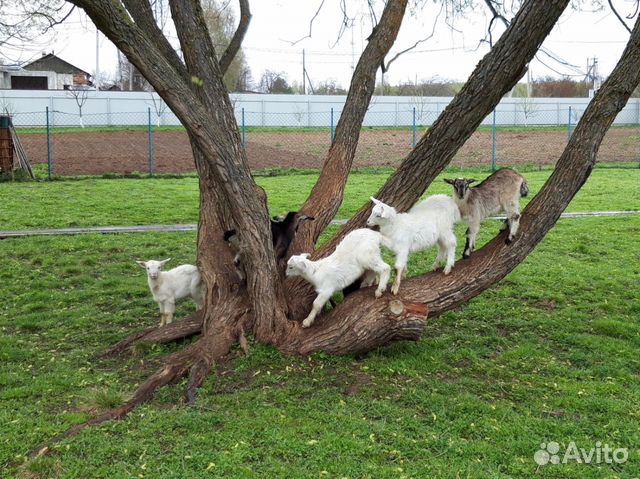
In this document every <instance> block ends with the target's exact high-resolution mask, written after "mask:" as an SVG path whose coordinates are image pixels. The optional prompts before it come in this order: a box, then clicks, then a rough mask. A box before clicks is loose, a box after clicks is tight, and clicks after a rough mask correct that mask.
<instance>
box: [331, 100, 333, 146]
mask: <svg viewBox="0 0 640 479" xmlns="http://www.w3.org/2000/svg"><path fill="white" fill-rule="evenodd" d="M331 144H332V145H333V107H331Z"/></svg>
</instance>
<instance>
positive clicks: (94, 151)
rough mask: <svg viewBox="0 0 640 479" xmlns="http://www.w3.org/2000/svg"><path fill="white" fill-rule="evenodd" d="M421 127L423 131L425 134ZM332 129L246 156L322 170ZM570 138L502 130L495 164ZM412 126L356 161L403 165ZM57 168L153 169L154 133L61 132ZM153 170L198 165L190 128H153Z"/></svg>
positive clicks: (285, 134) (366, 143)
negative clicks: (192, 151)
mask: <svg viewBox="0 0 640 479" xmlns="http://www.w3.org/2000/svg"><path fill="white" fill-rule="evenodd" d="M422 133H423V132H420V134H422ZM638 134H639V129H638V128H622V127H621V128H613V129H611V130H610V131H609V132H608V133H607V135H606V136H605V139H604V141H603V143H602V146H601V148H600V152H599V156H598V160H599V161H637V160H638ZM20 138H21V141H22V143H23V145H24V148H25V150H26V152H27V156H28V158H29V160H30V161H31V163H32V164H42V163H47V138H46V135H43V134H23V135H20ZM330 141H331V140H330V134H329V132H328V131H326V132H323V131H318V132H306V131H296V130H292V131H281V132H256V133H254V132H248V133H247V144H246V149H247V156H248V158H249V164H250V165H251V168H252V169H253V170H262V169H266V168H282V169H288V168H305V169H308V168H320V167H321V166H322V164H323V161H324V158H325V155H326V153H327V151H328V149H329V143H330ZM566 143H567V133H566V132H564V131H536V130H535V129H532V130H530V131H527V132H521V131H520V132H498V135H497V143H496V155H497V163H498V165H499V166H500V165H505V166H506V165H523V164H527V165H549V164H554V163H555V162H556V161H557V159H558V158H559V156H560V154H561V153H562V151H563V149H564V147H565V145H566ZM411 144H412V133H411V130H406V131H404V130H378V129H376V130H367V129H364V130H362V132H361V134H360V141H359V144H358V148H357V151H356V158H355V162H354V164H355V166H356V167H364V166H392V167H393V166H398V165H399V164H400V162H401V160H402V159H403V158H404V157H405V156H406V155H407V154H408V153H409V152H410V151H411V148H412V145H411ZM492 147H493V145H492V133H491V131H478V132H476V133H474V134H473V135H472V136H471V138H469V140H468V141H467V142H466V144H465V145H464V146H463V147H462V148H461V149H460V151H459V152H458V154H457V155H456V156H455V158H454V160H453V162H452V163H451V165H452V166H459V167H464V166H480V165H485V166H489V165H490V164H491V155H492ZM51 150H52V151H51V152H52V165H53V174H54V175H59V176H71V175H101V174H105V173H120V174H127V173H133V172H141V173H147V172H149V168H150V162H149V136H148V134H147V133H146V132H144V131H115V132H87V133H83V132H70V133H58V134H54V135H53V136H52V141H51ZM153 169H154V172H155V173H186V172H192V171H194V170H195V166H194V162H193V156H192V154H191V147H190V145H189V141H188V138H187V134H186V133H185V132H182V131H159V132H154V133H153Z"/></svg>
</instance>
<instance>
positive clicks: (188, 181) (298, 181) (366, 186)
mask: <svg viewBox="0 0 640 479" xmlns="http://www.w3.org/2000/svg"><path fill="white" fill-rule="evenodd" d="M391 173H392V170H390V169H385V168H377V169H366V170H363V171H360V172H355V173H353V174H352V175H351V177H350V178H349V182H348V185H347V190H346V193H345V199H344V202H343V204H342V207H341V208H340V211H339V212H338V216H337V217H338V218H348V217H349V216H351V215H352V214H353V213H355V212H356V211H357V210H358V209H359V208H360V207H361V206H362V205H363V204H364V202H365V201H367V200H368V198H369V196H371V195H372V194H374V193H375V192H376V191H377V190H378V189H379V188H380V187H381V186H382V185H383V184H384V182H385V181H386V179H387V178H388V177H389V175H390V174H391ZM489 173H490V172H489V171H487V170H486V169H465V170H459V169H451V170H448V171H447V172H445V173H444V174H443V175H441V177H439V178H438V179H436V181H434V183H433V185H432V186H431V187H430V188H429V190H428V191H427V192H426V194H427V195H429V194H435V193H450V191H451V187H450V186H448V185H447V184H445V183H444V182H443V181H442V178H443V177H451V176H459V175H465V176H467V177H474V178H476V179H478V180H480V179H482V178H484V177H486V176H487V175H488V174H489ZM523 173H524V174H525V176H526V178H527V181H528V182H529V186H530V190H531V194H530V196H529V198H531V197H533V196H534V195H535V193H536V192H537V191H538V190H539V189H540V188H541V187H542V185H543V184H544V182H545V181H546V179H547V178H548V177H549V175H550V173H551V170H549V169H545V170H537V169H533V168H531V169H525V170H523ZM316 179H317V172H313V171H309V172H298V173H294V174H286V175H280V176H258V177H257V178H256V181H257V183H258V184H259V185H261V186H263V187H264V188H266V189H267V191H268V192H269V208H270V210H271V212H272V213H273V214H274V215H275V214H280V213H284V212H286V211H289V210H290V209H292V208H293V209H297V208H299V207H300V206H301V205H302V203H303V202H304V200H305V199H306V197H307V195H308V194H309V192H310V191H311V188H312V187H313V185H314V183H315V181H316ZM639 184H640V169H639V168H633V167H628V168H612V167H611V166H609V165H607V166H604V167H602V168H600V167H599V168H596V169H595V170H594V171H593V173H592V175H591V177H590V179H589V180H588V181H587V183H586V185H585V186H584V187H583V188H582V190H581V191H580V192H579V193H578V195H577V196H576V198H575V199H574V201H573V202H572V203H571V205H570V206H569V208H568V211H605V210H629V209H636V210H637V209H640V188H638V185H639ZM527 201H529V199H525V200H523V204H526V202H527ZM0 204H1V205H2V209H0V230H9V229H25V228H62V227H74V226H108V225H115V226H119V225H123V226H128V225H137V224H173V223H196V222H197V221H198V180H197V178H196V177H194V176H187V177H181V178H176V177H161V178H120V179H111V180H108V179H101V178H85V179H76V180H64V181H52V182H15V183H9V182H5V183H0Z"/></svg>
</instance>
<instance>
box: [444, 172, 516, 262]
mask: <svg viewBox="0 0 640 479" xmlns="http://www.w3.org/2000/svg"><path fill="white" fill-rule="evenodd" d="M444 181H445V182H447V183H449V184H450V185H451V186H453V191H454V193H453V199H454V200H455V202H456V204H457V205H458V208H460V214H461V216H462V219H463V221H464V222H465V223H467V224H468V225H469V228H468V229H467V243H466V244H465V247H464V253H463V254H462V257H463V258H468V257H469V256H470V255H471V253H472V252H473V250H474V249H475V247H476V236H477V235H478V231H480V222H481V221H482V220H483V219H485V218H487V217H489V216H491V215H496V214H498V213H503V212H504V213H505V214H506V216H507V219H506V221H505V223H504V224H503V226H502V229H506V228H508V229H509V235H508V236H507V244H509V243H511V242H512V241H513V239H514V238H515V236H516V233H517V232H518V227H519V226H520V197H521V196H527V195H528V194H529V187H528V186H527V182H526V180H525V179H524V178H523V177H522V175H520V174H519V173H517V172H515V171H513V170H511V169H509V168H503V169H500V170H498V171H496V172H495V173H493V174H491V175H490V176H489V177H488V178H487V179H486V180H484V181H483V182H482V183H480V184H479V185H478V186H475V187H469V185H470V184H471V183H474V182H475V181H476V180H474V179H466V178H457V179H455V180H450V179H445V180H444Z"/></svg>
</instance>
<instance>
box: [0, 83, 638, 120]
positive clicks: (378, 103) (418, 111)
mask: <svg viewBox="0 0 640 479" xmlns="http://www.w3.org/2000/svg"><path fill="white" fill-rule="evenodd" d="M154 95H155V94H154ZM231 97H232V101H233V102H234V105H235V111H236V118H237V120H238V124H242V110H243V109H244V121H245V124H246V125H247V126H266V127H283V126H286V127H323V128H328V127H329V125H330V123H331V109H332V108H333V110H334V118H333V121H334V125H335V124H337V122H338V119H339V117H340V112H341V110H342V106H343V104H344V101H345V98H346V97H345V96H323V95H258V94H234V95H232V96H231ZM155 98H156V99H157V98H158V97H157V96H155ZM450 101H451V98H447V97H396V96H382V97H380V96H378V97H374V98H373V99H372V101H371V105H370V107H369V110H368V112H367V114H366V116H365V120H364V126H365V127H366V126H410V125H412V122H413V114H414V108H415V115H416V123H417V124H418V125H430V124H431V123H433V121H435V119H436V118H437V117H438V115H439V114H440V113H441V112H442V110H443V109H444V108H445V107H446V106H447V104H448V103H449V102H450ZM588 102H589V99H588V98H532V99H522V98H504V99H503V100H502V101H501V102H500V104H499V105H498V107H497V108H496V123H497V124H498V125H527V126H533V125H566V124H567V122H568V120H569V107H571V110H572V119H571V122H572V123H576V122H577V120H578V119H579V118H580V116H581V115H582V113H583V112H584V110H585V108H586V106H587V104H588ZM159 103H160V102H159V101H158V100H156V105H157V104H159ZM46 107H49V110H50V122H51V124H52V126H75V125H77V124H78V118H79V117H78V106H77V105H76V102H75V100H74V99H73V98H72V97H71V96H70V95H69V94H68V93H67V92H65V91H33V90H28V91H27V90H0V110H4V109H5V108H7V109H8V110H9V112H11V113H12V114H13V115H14V116H13V118H14V120H13V121H14V124H15V125H16V126H43V125H45V124H46V115H45V109H46ZM149 109H151V121H152V123H153V124H157V123H159V124H161V125H179V121H178V119H177V118H176V116H175V115H174V114H173V113H172V112H171V111H170V110H169V109H166V110H165V111H164V112H163V113H162V115H161V116H160V118H159V120H158V118H157V115H156V108H155V106H154V102H153V101H152V94H150V93H145V92H96V91H90V92H88V99H87V101H86V103H85V105H84V107H83V120H84V124H85V125H86V126H89V125H146V124H147V121H148V115H149ZM492 121H493V114H490V115H489V116H488V117H487V118H485V119H484V121H483V125H491V124H492ZM615 123H618V124H640V99H638V98H633V99H631V100H630V101H629V103H628V104H627V106H626V107H625V108H624V109H623V110H622V111H621V112H620V114H619V115H618V117H617V118H616V121H615Z"/></svg>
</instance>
